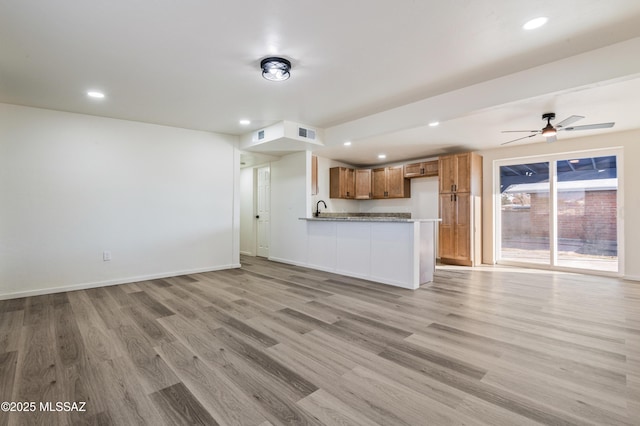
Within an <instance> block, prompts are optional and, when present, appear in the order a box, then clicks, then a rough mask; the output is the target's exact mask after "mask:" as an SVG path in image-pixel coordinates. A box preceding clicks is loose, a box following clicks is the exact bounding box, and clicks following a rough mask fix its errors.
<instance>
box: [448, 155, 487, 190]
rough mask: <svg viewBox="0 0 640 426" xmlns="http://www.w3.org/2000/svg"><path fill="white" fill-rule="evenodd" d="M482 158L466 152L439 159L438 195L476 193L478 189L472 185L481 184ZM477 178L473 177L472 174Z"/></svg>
mask: <svg viewBox="0 0 640 426" xmlns="http://www.w3.org/2000/svg"><path fill="white" fill-rule="evenodd" d="M481 169H482V157H481V156H479V155H478V154H475V153H471V152H467V153H464V154H455V155H446V156H442V157H440V159H439V163H438V175H439V177H440V193H449V192H476V191H477V190H479V188H475V187H474V188H472V186H473V185H475V186H477V185H481V183H482V170H481ZM474 173H475V174H478V175H479V179H478V176H473V179H472V175H473V174H474Z"/></svg>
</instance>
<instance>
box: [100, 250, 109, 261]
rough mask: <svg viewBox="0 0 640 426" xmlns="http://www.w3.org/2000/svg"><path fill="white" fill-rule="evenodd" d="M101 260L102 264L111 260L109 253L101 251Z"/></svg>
mask: <svg viewBox="0 0 640 426" xmlns="http://www.w3.org/2000/svg"><path fill="white" fill-rule="evenodd" d="M102 260H103V261H104V262H109V261H110V260H111V252H110V251H103V252H102Z"/></svg>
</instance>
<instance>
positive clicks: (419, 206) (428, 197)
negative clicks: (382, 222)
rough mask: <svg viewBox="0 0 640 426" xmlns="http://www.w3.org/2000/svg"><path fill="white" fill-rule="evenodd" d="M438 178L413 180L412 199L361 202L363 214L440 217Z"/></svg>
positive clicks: (424, 217)
mask: <svg viewBox="0 0 640 426" xmlns="http://www.w3.org/2000/svg"><path fill="white" fill-rule="evenodd" d="M438 190H439V187H438V177H437V176H435V177H423V178H414V179H411V198H393V199H388V200H361V201H359V207H360V210H359V211H360V212H363V213H387V212H390V213H411V217H412V218H413V219H435V218H437V217H438Z"/></svg>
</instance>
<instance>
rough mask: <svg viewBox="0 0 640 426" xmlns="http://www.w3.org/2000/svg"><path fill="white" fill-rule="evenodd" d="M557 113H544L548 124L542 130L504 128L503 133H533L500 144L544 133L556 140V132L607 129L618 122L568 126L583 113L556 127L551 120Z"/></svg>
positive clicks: (543, 134) (545, 135) (544, 118)
mask: <svg viewBox="0 0 640 426" xmlns="http://www.w3.org/2000/svg"><path fill="white" fill-rule="evenodd" d="M555 118H556V114H555V113H553V112H547V113H545V114H542V119H543V120H547V125H546V126H544V127H543V128H542V129H541V130H503V131H502V133H531V134H530V135H527V136H523V137H521V138H517V139H513V140H510V141H507V142H503V143H501V144H500V145H507V144H510V143H512V142H516V141H519V140H522V139H527V138H532V137H534V136H536V135H542V136H544V137H546V138H547V142H555V141H556V140H557V139H556V134H557V133H558V132H561V131H575V130H595V129H606V128H609V127H613V126H614V125H615V124H616V123H615V122H609V123H598V124H586V125H584V126H571V127H567V126H568V125H569V124H573V123H575V122H576V121H578V120H582V119H583V118H584V116H582V115H572V116H570V117H567V118H565V119H564V120H562V121H561V122H559V123H558V124H556V126H555V127H554V126H553V125H552V124H551V120H555Z"/></svg>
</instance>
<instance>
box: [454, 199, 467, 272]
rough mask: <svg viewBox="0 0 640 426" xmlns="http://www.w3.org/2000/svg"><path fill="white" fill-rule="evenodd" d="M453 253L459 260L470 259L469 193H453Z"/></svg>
mask: <svg viewBox="0 0 640 426" xmlns="http://www.w3.org/2000/svg"><path fill="white" fill-rule="evenodd" d="M454 202H455V211H456V214H455V216H456V217H455V235H454V237H455V244H454V247H455V255H454V257H455V258H456V259H459V260H467V261H471V204H470V203H471V195H470V194H469V193H465V194H455V195H454Z"/></svg>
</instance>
